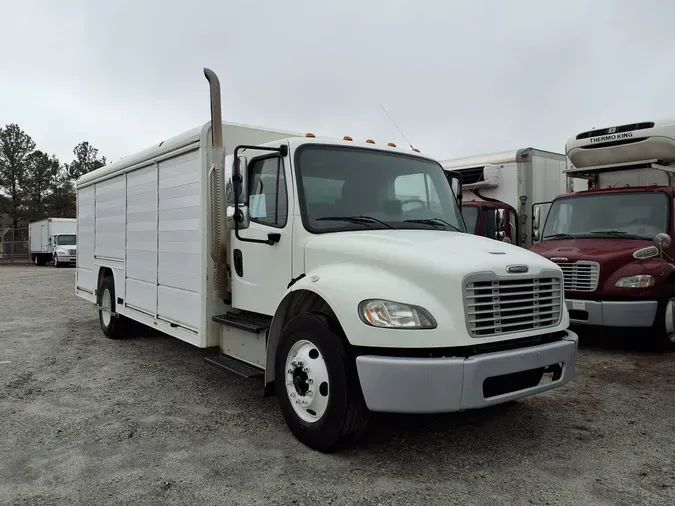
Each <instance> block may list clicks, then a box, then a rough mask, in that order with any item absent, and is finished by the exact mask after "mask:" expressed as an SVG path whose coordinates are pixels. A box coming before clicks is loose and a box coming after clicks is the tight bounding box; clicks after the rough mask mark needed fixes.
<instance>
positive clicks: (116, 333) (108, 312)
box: [98, 276, 128, 339]
mask: <svg viewBox="0 0 675 506" xmlns="http://www.w3.org/2000/svg"><path fill="white" fill-rule="evenodd" d="M98 293H99V295H98V305H99V310H98V321H99V324H100V325H101V330H102V331H103V334H105V336H106V337H109V338H111V339H119V338H120V337H124V335H125V334H126V332H127V328H128V324H127V323H128V320H127V319H126V318H125V317H124V316H119V315H118V316H115V315H114V314H113V313H114V312H115V282H114V280H113V278H112V277H111V276H107V277H105V278H103V281H102V282H101V286H100V287H99V290H98Z"/></svg>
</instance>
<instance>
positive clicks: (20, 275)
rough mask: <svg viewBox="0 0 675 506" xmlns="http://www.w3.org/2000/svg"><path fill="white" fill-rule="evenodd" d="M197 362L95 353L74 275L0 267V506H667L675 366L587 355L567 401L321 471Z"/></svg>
mask: <svg viewBox="0 0 675 506" xmlns="http://www.w3.org/2000/svg"><path fill="white" fill-rule="evenodd" d="M205 353H206V352H205V351H204V350H199V349H195V348H193V347H191V346H189V345H187V344H184V343H182V342H180V341H178V340H176V339H172V338H168V337H163V336H153V337H145V338H137V339H130V340H123V341H112V340H108V339H106V338H104V337H103V335H102V333H101V331H100V329H99V327H98V320H97V316H96V312H95V310H94V309H93V308H92V307H91V305H90V304H88V303H86V302H85V301H83V300H81V299H78V298H77V297H76V296H75V295H74V270H73V269H53V268H50V267H32V266H26V267H0V503H1V504H69V505H70V504H86V505H93V504H130V505H131V504H133V505H138V504H144V505H145V504H204V505H211V504H213V505H216V504H219V505H222V504H236V505H249V504H270V505H290V504H297V505H311V506H314V505H319V504H321V505H323V504H334V505H352V504H354V505H361V504H364V505H371V504H372V505H379V504H382V505H389V504H404V505H406V506H410V505H414V504H425V505H426V504H458V505H468V504H485V505H490V506H492V505H495V504H511V505H516V504H536V505H555V504H569V505H584V506H591V505H624V504H625V505H635V504H659V505H661V504H662V505H672V504H675V367H673V365H674V364H675V354H670V355H656V354H651V353H649V352H647V351H640V350H639V349H638V350H636V349H633V347H630V346H628V345H625V344H622V345H617V344H616V343H615V342H612V343H609V344H608V343H606V342H605V343H603V342H601V343H597V342H596V343H591V345H584V346H582V350H581V357H580V359H579V362H578V374H577V378H576V379H575V380H574V381H573V382H572V383H570V384H569V385H567V386H566V387H563V388H561V389H558V390H556V391H553V392H549V393H546V394H543V395H540V396H538V397H533V398H529V399H524V400H521V401H519V402H517V403H511V404H508V405H503V406H497V407H494V408H490V409H486V410H480V411H473V412H464V413H456V414H450V415H443V416H424V417H422V416H378V417H376V418H375V419H374V421H373V424H372V425H371V428H370V433H369V435H368V436H367V437H366V439H365V441H363V442H362V443H361V444H360V445H359V446H357V447H355V448H352V449H349V450H348V451H345V452H342V453H340V454H337V455H323V454H320V453H317V452H314V451H311V450H309V449H307V448H306V447H304V446H302V445H301V444H299V443H298V442H297V441H296V440H295V439H294V438H293V436H292V435H291V434H290V433H289V431H288V430H287V428H286V425H285V423H284V421H283V419H282V417H281V414H280V412H279V410H278V408H277V404H276V400H275V399H274V398H271V399H265V398H263V397H262V393H261V385H262V382H255V381H251V380H245V379H240V378H238V377H234V376H230V375H228V374H226V373H224V372H221V371H219V370H217V369H214V368H212V367H210V366H208V365H206V364H204V362H203V360H202V359H203V357H204V355H205Z"/></svg>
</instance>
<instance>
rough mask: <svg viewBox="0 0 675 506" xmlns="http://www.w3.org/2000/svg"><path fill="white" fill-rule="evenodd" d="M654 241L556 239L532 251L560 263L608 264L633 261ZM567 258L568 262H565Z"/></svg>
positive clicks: (540, 244)
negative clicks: (641, 250) (610, 262)
mask: <svg viewBox="0 0 675 506" xmlns="http://www.w3.org/2000/svg"><path fill="white" fill-rule="evenodd" d="M652 244H653V243H652V241H648V240H646V239H645V240H641V239H614V238H595V237H594V238H590V239H560V240H557V239H554V240H549V241H542V242H539V243H537V244H535V245H534V246H533V247H532V251H534V252H535V253H539V254H540V255H542V256H544V257H546V258H556V257H558V258H560V261H563V262H564V261H570V262H576V261H577V260H594V261H596V262H607V261H612V260H623V259H632V257H633V253H634V252H635V251H636V250H638V249H640V248H646V247H648V246H652ZM563 258H566V259H567V260H563Z"/></svg>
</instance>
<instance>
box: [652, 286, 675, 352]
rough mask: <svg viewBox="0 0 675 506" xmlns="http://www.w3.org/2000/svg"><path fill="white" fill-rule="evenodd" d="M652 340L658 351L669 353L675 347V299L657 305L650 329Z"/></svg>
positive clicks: (671, 298)
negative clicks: (654, 318) (652, 325)
mask: <svg viewBox="0 0 675 506" xmlns="http://www.w3.org/2000/svg"><path fill="white" fill-rule="evenodd" d="M652 339H653V344H654V346H655V347H656V349H657V350H658V351H663V352H665V351H669V350H671V349H672V348H673V346H674V345H675V297H670V298H667V299H665V300H663V301H661V302H660V303H659V309H658V311H657V312H656V320H655V321H654V327H653V328H652Z"/></svg>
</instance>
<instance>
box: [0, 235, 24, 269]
mask: <svg viewBox="0 0 675 506" xmlns="http://www.w3.org/2000/svg"><path fill="white" fill-rule="evenodd" d="M26 262H30V245H29V243H28V229H27V228H5V229H0V264H18V263H26Z"/></svg>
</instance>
